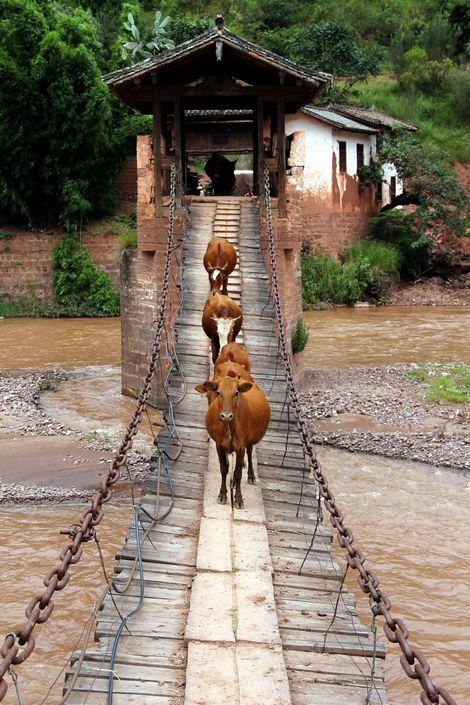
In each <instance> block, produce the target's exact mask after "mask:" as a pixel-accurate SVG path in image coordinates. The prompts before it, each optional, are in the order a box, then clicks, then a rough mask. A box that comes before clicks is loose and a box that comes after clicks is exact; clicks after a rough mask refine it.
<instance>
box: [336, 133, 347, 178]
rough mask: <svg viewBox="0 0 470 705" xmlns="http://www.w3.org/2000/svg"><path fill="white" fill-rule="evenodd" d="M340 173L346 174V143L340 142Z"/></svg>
mask: <svg viewBox="0 0 470 705" xmlns="http://www.w3.org/2000/svg"><path fill="white" fill-rule="evenodd" d="M338 145H339V173H340V174H345V173H346V142H339V141H338Z"/></svg>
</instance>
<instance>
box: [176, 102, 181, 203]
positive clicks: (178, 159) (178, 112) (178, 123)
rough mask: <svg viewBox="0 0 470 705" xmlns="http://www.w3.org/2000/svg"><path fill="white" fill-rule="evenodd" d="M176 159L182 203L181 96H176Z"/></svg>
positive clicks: (178, 188)
mask: <svg viewBox="0 0 470 705" xmlns="http://www.w3.org/2000/svg"><path fill="white" fill-rule="evenodd" d="M175 159H176V201H177V203H178V205H180V204H181V198H182V193H183V185H182V178H183V162H182V154H181V98H180V96H176V97H175Z"/></svg>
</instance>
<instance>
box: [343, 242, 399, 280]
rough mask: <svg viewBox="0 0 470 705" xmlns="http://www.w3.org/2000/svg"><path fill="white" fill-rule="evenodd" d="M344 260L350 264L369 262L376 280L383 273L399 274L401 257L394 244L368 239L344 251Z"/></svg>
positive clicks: (355, 243)
mask: <svg viewBox="0 0 470 705" xmlns="http://www.w3.org/2000/svg"><path fill="white" fill-rule="evenodd" d="M343 260H344V261H345V262H350V263H357V262H361V261H362V262H367V263H368V266H369V268H370V272H371V276H372V277H373V278H376V277H377V276H378V275H380V274H382V273H387V274H391V273H395V272H398V271H399V269H400V260H401V255H400V252H399V251H398V248H397V247H396V246H395V245H394V244H391V243H386V242H381V241H380V240H373V239H367V240H358V241H357V242H354V243H352V244H351V245H349V246H348V247H347V248H346V249H345V251H344V254H343Z"/></svg>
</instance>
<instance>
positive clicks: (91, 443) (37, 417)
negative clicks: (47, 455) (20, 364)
mask: <svg viewBox="0 0 470 705" xmlns="http://www.w3.org/2000/svg"><path fill="white" fill-rule="evenodd" d="M65 379H67V376H66V375H65V374H64V373H62V372H54V371H51V372H21V373H20V372H18V373H16V372H4V373H0V453H1V449H2V437H3V439H11V438H12V437H15V438H21V437H28V438H41V437H44V436H48V437H51V436H55V437H59V436H68V437H69V438H75V439H77V440H78V444H79V447H80V448H83V449H88V450H92V451H97V452H99V453H102V455H100V457H99V461H98V465H97V469H96V476H97V478H98V473H99V472H101V473H102V472H103V469H104V467H106V465H109V464H111V462H112V458H113V456H114V451H115V449H116V448H117V447H118V446H119V444H120V441H121V439H120V438H111V437H100V436H96V437H93V438H91V439H90V438H89V435H90V434H84V433H83V432H82V431H80V430H78V429H74V428H70V427H68V426H66V425H64V424H63V423H61V422H60V421H58V420H57V419H54V418H52V417H50V416H48V415H47V414H46V413H45V412H44V411H43V410H42V409H41V408H40V404H39V401H40V397H41V393H42V391H44V390H46V389H51V388H54V386H55V385H56V384H58V383H60V382H61V381H63V380H65ZM85 436H86V437H85ZM19 442H21V441H19ZM4 462H8V458H4ZM82 462H83V463H84V462H85V458H81V456H78V459H77V460H75V461H74V465H76V466H80V464H81V463H82ZM128 467H129V472H130V474H131V477H132V480H133V481H134V482H135V483H138V484H141V483H142V482H143V480H144V479H145V477H146V476H147V474H148V472H149V469H150V468H149V462H148V458H146V457H145V456H144V455H142V454H141V453H139V452H137V451H135V450H131V451H130V452H129V454H128ZM121 481H122V483H126V484H128V482H129V477H128V474H127V472H126V471H125V470H123V472H122V474H121V477H120V482H119V483H118V485H116V487H118V486H119V484H120V483H121ZM96 484H98V479H97V482H96ZM90 495H91V492H90V491H89V490H85V489H83V487H50V486H42V485H41V477H38V476H37V473H36V472H35V468H31V483H30V482H27V483H4V482H2V481H1V478H0V504H18V503H21V504H24V503H33V504H38V503H43V502H64V501H69V500H77V499H78V500H81V499H86V498H88V497H90Z"/></svg>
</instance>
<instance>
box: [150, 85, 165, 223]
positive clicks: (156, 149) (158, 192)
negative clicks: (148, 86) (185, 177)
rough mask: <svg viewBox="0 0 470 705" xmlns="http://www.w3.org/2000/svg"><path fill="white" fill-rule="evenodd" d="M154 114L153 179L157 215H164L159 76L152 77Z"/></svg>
mask: <svg viewBox="0 0 470 705" xmlns="http://www.w3.org/2000/svg"><path fill="white" fill-rule="evenodd" d="M152 91H153V95H152V112H153V179H154V193H155V215H156V217H157V218H159V217H161V216H162V214H163V208H162V106H161V101H160V93H159V91H158V76H157V74H156V73H154V74H153V75H152Z"/></svg>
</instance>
